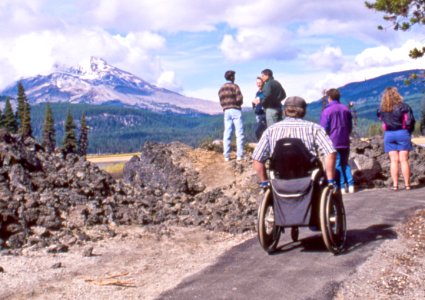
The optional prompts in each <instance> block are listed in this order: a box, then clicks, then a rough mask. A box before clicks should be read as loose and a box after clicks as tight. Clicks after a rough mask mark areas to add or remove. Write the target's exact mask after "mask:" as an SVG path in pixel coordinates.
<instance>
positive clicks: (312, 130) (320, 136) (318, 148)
mask: <svg viewBox="0 0 425 300" xmlns="http://www.w3.org/2000/svg"><path fill="white" fill-rule="evenodd" d="M283 138H298V139H301V141H302V142H303V143H304V144H305V145H306V147H307V149H308V151H310V152H311V154H313V155H314V156H316V157H318V156H323V155H324V156H326V155H328V154H330V153H333V152H336V150H335V148H334V147H333V145H332V141H331V139H330V138H329V136H328V135H327V134H326V132H325V130H324V129H323V127H321V126H320V125H318V124H316V123H313V122H310V121H306V120H303V119H299V118H291V117H286V118H285V119H284V120H283V121H280V122H278V123H275V124H273V125H272V126H270V127H269V128H267V129H266V131H264V133H263V135H262V137H261V139H260V141H259V142H258V144H257V147H255V150H254V153H253V154H252V159H254V160H257V161H259V162H262V163H265V162H266V160H267V159H269V158H270V157H271V156H272V155H273V150H274V147H275V145H276V142H277V141H278V140H280V139H283Z"/></svg>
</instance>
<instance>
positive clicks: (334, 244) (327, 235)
mask: <svg viewBox="0 0 425 300" xmlns="http://www.w3.org/2000/svg"><path fill="white" fill-rule="evenodd" d="M320 229H321V231H322V236H323V241H324V242H325V245H326V248H328V250H329V251H330V252H332V253H334V254H338V253H340V252H341V251H342V250H343V248H344V243H345V238H346V221H345V210H344V204H343V202H342V195H341V193H340V192H339V191H338V192H334V189H332V188H330V187H325V188H324V189H323V192H322V196H321V199H320Z"/></svg>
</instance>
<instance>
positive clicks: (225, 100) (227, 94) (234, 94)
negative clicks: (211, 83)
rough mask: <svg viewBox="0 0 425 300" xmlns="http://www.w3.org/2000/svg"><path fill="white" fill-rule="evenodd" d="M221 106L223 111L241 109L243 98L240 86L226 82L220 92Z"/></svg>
mask: <svg viewBox="0 0 425 300" xmlns="http://www.w3.org/2000/svg"><path fill="white" fill-rule="evenodd" d="M218 97H219V98H220V104H221V107H222V108H223V110H226V109H229V108H236V109H241V105H242V104H243V96H242V93H241V90H240V88H239V86H238V85H237V84H235V83H233V82H230V81H229V82H226V83H225V84H223V86H222V87H221V88H220V90H219V91H218Z"/></svg>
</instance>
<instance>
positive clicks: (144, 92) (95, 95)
mask: <svg viewBox="0 0 425 300" xmlns="http://www.w3.org/2000/svg"><path fill="white" fill-rule="evenodd" d="M21 83H22V85H23V86H24V88H25V91H26V95H27V97H28V100H29V102H30V104H40V103H46V102H50V103H80V104H81V103H85V104H93V105H100V104H103V105H111V106H123V107H124V106H125V107H137V108H143V109H147V110H150V111H154V112H173V113H179V114H187V113H189V114H193V113H202V114H216V113H220V112H221V108H220V106H219V105H218V103H214V102H211V101H207V100H202V99H196V98H190V97H185V96H183V95H180V94H178V93H175V92H172V91H170V90H167V89H163V88H159V87H157V86H155V85H153V84H150V83H148V82H146V81H144V80H143V79H141V78H139V77H137V76H135V75H133V74H131V73H129V72H126V71H123V70H120V69H118V68H116V67H114V66H111V65H109V64H107V63H106V61H105V60H103V59H101V58H95V57H92V58H91V59H90V61H89V63H88V64H87V65H85V66H84V65H83V66H74V67H64V66H57V67H56V70H55V72H53V73H51V74H48V75H46V76H42V75H38V76H35V77H30V78H23V79H22V80H21ZM17 84H18V83H17V82H16V83H14V84H12V85H11V86H9V87H7V88H6V89H5V90H3V91H1V92H0V95H4V96H10V97H12V98H15V97H16V94H17Z"/></svg>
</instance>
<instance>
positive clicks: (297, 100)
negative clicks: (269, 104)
mask: <svg viewBox="0 0 425 300" xmlns="http://www.w3.org/2000/svg"><path fill="white" fill-rule="evenodd" d="M284 105H285V106H294V107H301V108H306V106H307V103H306V102H305V100H304V98H301V97H298V96H292V97H288V98H286V100H285V104H284Z"/></svg>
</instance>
